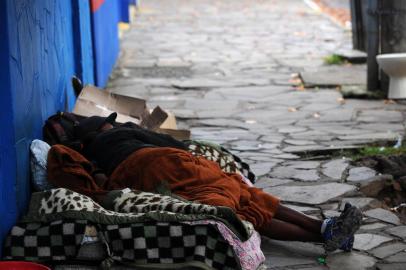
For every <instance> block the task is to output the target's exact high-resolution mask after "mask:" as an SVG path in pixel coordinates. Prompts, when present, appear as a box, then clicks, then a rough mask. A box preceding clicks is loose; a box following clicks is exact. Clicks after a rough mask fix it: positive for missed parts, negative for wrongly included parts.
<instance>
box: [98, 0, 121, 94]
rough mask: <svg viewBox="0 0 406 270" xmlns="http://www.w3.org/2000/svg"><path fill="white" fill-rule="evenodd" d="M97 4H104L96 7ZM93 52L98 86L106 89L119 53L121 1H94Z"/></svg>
mask: <svg viewBox="0 0 406 270" xmlns="http://www.w3.org/2000/svg"><path fill="white" fill-rule="evenodd" d="M96 2H102V4H101V5H100V6H97V7H96V4H95V3H96ZM92 4H93V5H92V27H93V52H94V61H95V77H96V85H97V86H99V87H105V86H106V84H107V81H108V78H109V75H110V73H111V72H112V70H113V68H114V65H115V63H116V60H117V57H118V53H119V39H118V22H119V20H120V19H119V18H120V1H117V0H105V1H102V0H94V1H92Z"/></svg>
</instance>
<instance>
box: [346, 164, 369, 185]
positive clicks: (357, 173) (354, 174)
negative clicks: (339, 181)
mask: <svg viewBox="0 0 406 270" xmlns="http://www.w3.org/2000/svg"><path fill="white" fill-rule="evenodd" d="M375 175H376V172H375V171H374V170H373V169H371V168H368V167H356V168H352V169H350V171H349V175H348V177H347V181H350V182H355V181H362V180H367V179H370V178H371V177H374V176H375Z"/></svg>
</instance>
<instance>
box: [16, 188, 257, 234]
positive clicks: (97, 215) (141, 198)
mask: <svg viewBox="0 0 406 270" xmlns="http://www.w3.org/2000/svg"><path fill="white" fill-rule="evenodd" d="M58 218H59V219H63V218H70V219H85V220H89V221H91V222H94V223H101V224H123V223H133V222H145V221H149V220H155V221H165V222H168V221H195V220H202V219H215V220H219V221H221V222H224V223H225V224H228V225H229V226H230V228H231V229H232V230H233V231H234V232H235V233H236V234H237V235H240V236H241V238H242V239H246V238H247V237H249V234H250V229H249V228H248V226H247V225H246V224H245V223H244V222H242V221H241V220H239V219H238V218H237V216H236V215H235V213H234V212H233V211H232V210H231V209H229V208H227V207H222V206H211V205H205V204H200V203H195V202H189V201H186V200H183V199H178V198H175V197H172V196H168V195H161V194H155V193H149V192H141V191H135V190H130V189H124V190H120V191H118V190H116V191H111V192H110V193H109V194H107V195H106V198H105V201H103V203H102V205H99V204H98V203H96V202H95V201H93V200H92V199H91V198H89V197H87V196H85V195H82V194H79V193H77V192H74V191H71V190H68V189H64V188H57V189H51V190H48V191H44V192H36V193H33V195H32V197H31V202H30V207H29V210H28V214H27V215H26V216H25V217H24V218H23V222H51V221H54V220H57V219H58Z"/></svg>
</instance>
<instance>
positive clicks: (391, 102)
mask: <svg viewBox="0 0 406 270" xmlns="http://www.w3.org/2000/svg"><path fill="white" fill-rule="evenodd" d="M383 103H384V104H396V101H394V100H393V99H385V100H384V101H383Z"/></svg>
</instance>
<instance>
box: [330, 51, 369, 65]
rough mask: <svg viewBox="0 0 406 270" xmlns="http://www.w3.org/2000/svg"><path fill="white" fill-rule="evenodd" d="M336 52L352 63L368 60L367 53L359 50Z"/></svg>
mask: <svg viewBox="0 0 406 270" xmlns="http://www.w3.org/2000/svg"><path fill="white" fill-rule="evenodd" d="M336 54H337V55H338V56H340V57H342V58H343V59H345V60H347V61H348V62H350V63H365V62H366V61H367V54H366V53H365V52H362V51H359V50H339V51H338V52H337V53H336Z"/></svg>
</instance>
